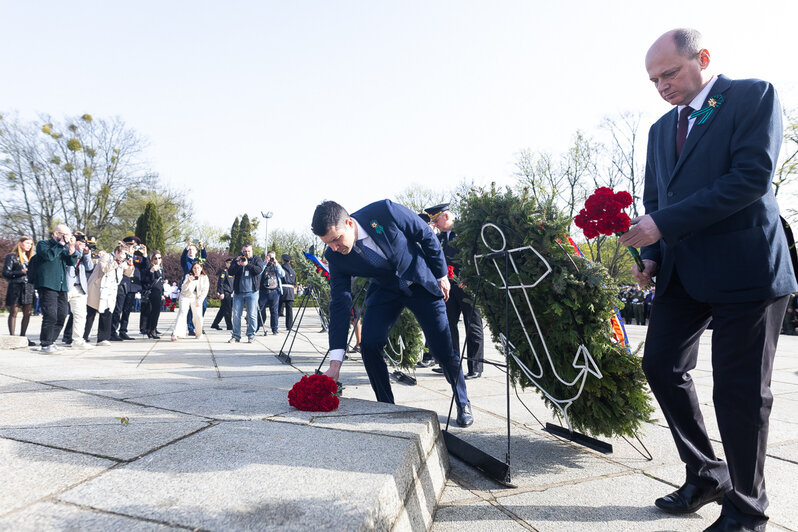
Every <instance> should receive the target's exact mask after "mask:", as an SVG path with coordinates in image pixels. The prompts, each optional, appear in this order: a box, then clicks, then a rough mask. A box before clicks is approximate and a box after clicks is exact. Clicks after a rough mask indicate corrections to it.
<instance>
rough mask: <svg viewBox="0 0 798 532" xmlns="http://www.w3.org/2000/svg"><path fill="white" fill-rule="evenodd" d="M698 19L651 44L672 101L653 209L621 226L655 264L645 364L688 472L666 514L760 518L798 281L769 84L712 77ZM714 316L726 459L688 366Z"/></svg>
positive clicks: (647, 275) (656, 165) (655, 69)
mask: <svg viewBox="0 0 798 532" xmlns="http://www.w3.org/2000/svg"><path fill="white" fill-rule="evenodd" d="M709 62H710V57H709V52H708V51H707V50H706V49H705V48H703V47H702V44H701V35H700V34H699V33H698V32H697V31H695V30H681V29H680V30H673V31H670V32H668V33H666V34H665V35H663V36H662V37H660V38H659V39H658V40H657V41H656V42H655V43H654V44H653V45H652V46H651V48H650V49H649V51H648V54H647V55H646V70H647V71H648V75H649V78H650V79H651V81H652V82H653V83H654V86H655V87H656V89H657V91H658V92H659V93H660V95H661V96H662V98H663V99H665V100H666V101H667V102H668V103H670V104H671V105H674V106H677V107H676V108H674V109H672V110H671V111H669V112H668V113H667V114H665V115H664V116H663V117H662V118H660V119H659V121H657V122H656V123H655V124H654V125H653V126H652V127H651V131H650V132H649V141H648V154H647V161H646V176H645V191H644V194H643V203H644V205H645V208H646V215H645V216H642V217H640V218H636V219H635V220H633V222H634V225H633V227H632V228H631V229H630V230H629V232H628V233H626V234H625V235H624V236H623V237H622V238H621V243H622V244H624V245H632V246H636V247H643V250H642V257H643V262H644V265H645V269H644V271H642V272H640V271H635V277H636V278H637V280H638V282H639V283H640V284H641V285H643V286H645V285H648V284H650V282H651V278H652V277H654V276H656V277H657V297H656V298H654V302H653V307H652V309H651V323H650V325H649V327H648V334H647V338H646V344H645V345H646V347H645V354H644V357H643V369H644V371H645V373H646V376H647V377H648V380H649V384H650V386H651V390H652V391H653V392H654V395H655V396H656V398H657V401H658V402H659V404H660V406H661V407H662V411H663V414H664V415H665V418H666V420H667V421H668V425H669V426H670V428H671V432H672V435H673V438H674V440H675V443H676V447H677V449H678V451H679V456H680V458H681V459H682V461H684V463H685V466H686V471H687V479H686V482H685V483H684V485H683V486H682V487H681V488H679V489H678V490H677V491H675V492H674V493H671V494H670V495H667V496H665V497H662V498H660V499H657V501H656V505H657V506H658V507H659V508H661V509H663V510H665V511H666V512H669V513H674V514H684V513H690V512H694V511H696V510H697V509H698V508H700V507H701V506H703V505H704V504H707V503H709V502H713V501H715V502H719V503H720V502H722V504H723V509H722V511H721V516H720V517H719V518H718V520H717V521H716V522H715V523H713V524H712V525H711V526H710V527H709V528H707V530H763V529H764V527H765V523H766V522H767V516H766V515H765V509H766V507H767V496H766V494H765V483H764V478H763V469H764V460H765V452H766V447H767V434H768V418H769V416H770V410H771V406H772V403H773V395H772V394H771V391H770V378H771V373H772V369H773V356H774V353H775V350H776V343H777V341H778V336H779V328H780V325H781V318H782V316H783V315H784V309H785V305H786V303H787V294H789V293H790V292H792V291H794V290H795V289H796V281H795V276H794V273H793V270H792V265H791V264H790V258H789V255H788V250H787V242H786V238H785V235H784V232H783V229H782V226H781V223H780V220H779V210H778V205H777V204H776V198H775V196H774V194H773V191H772V188H771V179H772V177H773V172H774V169H775V167H776V161H777V159H778V153H779V148H780V146H781V139H782V125H781V108H780V106H779V101H778V98H777V96H776V91H775V90H774V88H773V86H772V85H770V84H769V83H767V82H764V81H760V80H753V79H750V80H730V79H729V78H726V77H724V76H722V75H721V76H711V75H710V74H709V72H708V70H707V67H709ZM710 320H712V321H713V328H714V332H713V335H712V363H713V377H714V383H715V387H714V393H713V401H714V405H715V414H716V417H717V421H718V428H719V430H720V435H721V439H722V441H723V450H724V454H725V456H726V461H723V460H722V459H720V458H718V457H717V456H716V455H715V452H714V450H713V448H712V444H711V443H710V440H709V437H708V436H707V431H706V428H705V426H704V421H703V418H702V416H701V412H700V410H699V408H698V404H699V402H698V397H697V396H696V392H695V386H694V385H693V382H692V380H691V378H690V375H689V371H690V370H691V369H693V368H694V367H695V364H696V357H697V355H698V341H699V338H700V337H701V334H702V333H703V331H704V330H705V329H706V327H707V325H708V323H709V322H710Z"/></svg>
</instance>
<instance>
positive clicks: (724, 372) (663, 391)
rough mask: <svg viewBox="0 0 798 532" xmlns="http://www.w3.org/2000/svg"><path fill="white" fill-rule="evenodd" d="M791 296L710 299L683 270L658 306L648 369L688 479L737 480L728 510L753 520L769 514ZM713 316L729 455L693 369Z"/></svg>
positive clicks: (705, 482)
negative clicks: (774, 426) (776, 362)
mask: <svg viewBox="0 0 798 532" xmlns="http://www.w3.org/2000/svg"><path fill="white" fill-rule="evenodd" d="M786 305H787V296H784V297H779V298H775V299H768V300H765V301H754V302H746V303H703V302H700V301H696V300H694V299H693V298H692V297H690V295H689V294H688V293H687V292H686V291H685V289H684V287H683V286H682V284H681V281H680V280H679V278H678V276H677V275H676V272H674V275H673V278H672V279H671V280H670V282H669V284H668V288H667V290H666V292H665V293H663V294H660V293H657V297H655V298H654V303H653V306H652V308H651V323H649V326H648V333H647V336H646V344H645V354H644V356H643V370H644V371H645V374H646V377H647V378H648V382H649V385H650V387H651V391H652V392H654V396H655V397H656V398H657V401H658V402H659V404H660V406H661V407H662V412H663V414H664V415H665V419H666V420H667V422H668V426H669V427H670V429H671V434H672V435H673V439H674V441H675V443H676V448H677V449H678V451H679V457H680V458H681V459H682V461H683V462H684V463H685V466H686V470H687V480H688V481H690V482H693V483H696V484H699V485H702V486H713V487H714V486H729V485H730V486H731V491H729V492H727V493H726V496H725V497H724V499H723V513H724V514H726V515H729V516H731V517H733V518H735V519H737V520H738V521H740V522H741V523H743V525H745V526H747V527H750V528H757V527H762V526H764V524H765V523H766V522H767V516H766V515H765V509H766V508H767V505H768V499H767V495H766V493H765V480H764V465H765V453H766V449H767V437H768V418H769V417H770V410H771V406H772V404H773V395H772V393H771V391H770V378H771V374H772V372H773V356H774V354H775V352H776V344H777V342H778V339H779V331H780V328H781V320H782V317H783V316H784V311H785V308H786ZM710 320H712V322H713V333H712V377H713V383H714V390H713V394H712V399H713V402H714V405H715V416H716V417H717V421H718V429H719V430H720V436H721V440H722V442H723V451H724V453H725V455H726V460H727V462H724V461H723V460H721V459H719V458H718V457H717V456H716V455H715V452H714V450H713V448H712V444H711V442H710V440H709V436H708V435H707V430H706V427H705V425H704V419H703V416H702V415H701V411H700V410H699V408H698V405H699V400H698V397H697V395H696V391H695V385H694V384H693V381H692V379H691V377H690V373H689V372H690V371H691V370H692V369H694V368H695V366H696V358H697V357H698V341H699V339H700V337H701V334H702V333H703V332H704V330H705V329H706V328H707V325H708V324H709V322H710Z"/></svg>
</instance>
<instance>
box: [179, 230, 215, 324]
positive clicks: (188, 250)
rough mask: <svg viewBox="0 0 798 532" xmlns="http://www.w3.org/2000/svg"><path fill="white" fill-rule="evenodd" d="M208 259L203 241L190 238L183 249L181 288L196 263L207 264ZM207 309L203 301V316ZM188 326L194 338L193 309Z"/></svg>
mask: <svg viewBox="0 0 798 532" xmlns="http://www.w3.org/2000/svg"><path fill="white" fill-rule="evenodd" d="M207 259H208V252H207V251H205V246H204V245H203V244H202V240H199V239H197V238H191V237H189V238H188V240H186V247H185V249H183V253H182V254H181V255H180V266H181V267H182V268H183V279H182V280H181V282H180V283H179V285H180V286H182V285H183V281H185V280H186V276H187V275H188V274H189V272H191V268H192V267H193V266H194V263H195V262H196V261H198V260H199V261H201V262H205V261H206V260H207ZM206 308H207V303H206V302H205V300H203V301H202V315H203V316H204V315H205V309H206ZM186 324H187V325H188V335H189V336H194V334H195V331H194V317H193V309H189V311H188V316H187V317H186Z"/></svg>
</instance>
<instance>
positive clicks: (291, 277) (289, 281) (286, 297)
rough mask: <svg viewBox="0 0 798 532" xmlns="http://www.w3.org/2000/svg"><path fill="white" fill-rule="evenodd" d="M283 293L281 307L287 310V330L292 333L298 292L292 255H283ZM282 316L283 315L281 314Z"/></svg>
mask: <svg viewBox="0 0 798 532" xmlns="http://www.w3.org/2000/svg"><path fill="white" fill-rule="evenodd" d="M282 259H283V264H282V266H283V272H284V273H285V275H284V276H283V283H282V284H283V291H282V294H280V307H281V308H282V309H284V310H285V330H287V331H290V330H291V325H293V323H294V298H295V297H296V292H295V291H294V285H295V284H296V272H295V271H294V268H293V267H292V266H291V255H289V254H287V253H283V256H282ZM280 315H282V313H281V314H280Z"/></svg>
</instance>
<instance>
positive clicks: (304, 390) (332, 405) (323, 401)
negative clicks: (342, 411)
mask: <svg viewBox="0 0 798 532" xmlns="http://www.w3.org/2000/svg"><path fill="white" fill-rule="evenodd" d="M337 391H338V384H336V382H335V381H334V380H332V379H331V378H330V377H328V376H327V375H310V376H308V375H305V376H304V377H302V379H301V380H300V381H299V382H297V383H296V384H294V386H293V387H292V388H291V391H289V392H288V404H289V405H291V406H293V407H294V408H297V409H299V410H304V411H306V412H330V411H332V410H335V409H336V408H338V403H339V402H340V401H339V400H338V396H337V395H336V392H337Z"/></svg>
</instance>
